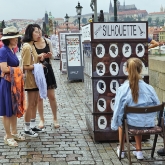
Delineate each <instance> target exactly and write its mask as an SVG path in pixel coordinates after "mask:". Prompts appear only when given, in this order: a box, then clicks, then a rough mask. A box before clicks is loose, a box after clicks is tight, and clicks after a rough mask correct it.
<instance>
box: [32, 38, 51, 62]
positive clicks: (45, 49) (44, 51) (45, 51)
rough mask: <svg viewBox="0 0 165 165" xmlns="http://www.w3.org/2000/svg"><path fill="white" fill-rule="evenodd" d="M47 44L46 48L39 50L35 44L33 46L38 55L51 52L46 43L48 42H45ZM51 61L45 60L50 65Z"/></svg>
mask: <svg viewBox="0 0 165 165" xmlns="http://www.w3.org/2000/svg"><path fill="white" fill-rule="evenodd" d="M44 40H45V38H44ZM45 44H46V46H45V48H43V49H38V48H36V46H35V44H34V43H33V45H34V47H35V49H36V52H37V54H38V55H39V54H41V53H48V52H50V48H49V44H48V43H47V42H46V40H45ZM49 60H50V59H49V58H45V61H46V62H48V63H49Z"/></svg>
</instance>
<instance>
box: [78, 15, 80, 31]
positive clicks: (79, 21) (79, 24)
mask: <svg viewBox="0 0 165 165" xmlns="http://www.w3.org/2000/svg"><path fill="white" fill-rule="evenodd" d="M78 22H79V30H80V18H78Z"/></svg>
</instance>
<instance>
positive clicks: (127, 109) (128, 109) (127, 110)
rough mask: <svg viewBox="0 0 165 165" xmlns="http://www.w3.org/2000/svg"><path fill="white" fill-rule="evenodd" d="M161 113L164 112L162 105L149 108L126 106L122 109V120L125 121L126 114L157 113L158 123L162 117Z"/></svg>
mask: <svg viewBox="0 0 165 165" xmlns="http://www.w3.org/2000/svg"><path fill="white" fill-rule="evenodd" d="M163 111H164V103H162V104H160V105H155V106H150V107H149V106H148V107H131V106H127V105H126V106H125V108H124V119H126V117H127V114H128V113H136V114H144V113H152V112H159V121H160V118H161V117H162V116H163Z"/></svg>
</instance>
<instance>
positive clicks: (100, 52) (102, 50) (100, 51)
mask: <svg viewBox="0 0 165 165" xmlns="http://www.w3.org/2000/svg"><path fill="white" fill-rule="evenodd" d="M96 55H97V57H99V58H102V57H104V55H105V48H104V46H103V45H102V44H98V45H97V46H96Z"/></svg>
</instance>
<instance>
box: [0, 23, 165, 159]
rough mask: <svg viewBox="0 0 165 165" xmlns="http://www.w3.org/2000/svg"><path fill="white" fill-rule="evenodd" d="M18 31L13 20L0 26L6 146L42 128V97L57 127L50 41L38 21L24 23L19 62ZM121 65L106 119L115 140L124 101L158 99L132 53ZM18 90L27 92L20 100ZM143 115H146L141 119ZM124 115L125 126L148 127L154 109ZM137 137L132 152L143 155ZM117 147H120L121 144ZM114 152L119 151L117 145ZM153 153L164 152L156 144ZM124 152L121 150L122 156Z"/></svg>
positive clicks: (148, 103) (151, 102)
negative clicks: (20, 122) (123, 72)
mask: <svg viewBox="0 0 165 165" xmlns="http://www.w3.org/2000/svg"><path fill="white" fill-rule="evenodd" d="M19 37H21V36H20V35H19V33H18V31H17V29H16V28H15V27H13V26H11V27H7V28H4V29H3V33H2V32H0V47H1V48H0V100H1V102H0V116H3V125H4V129H5V132H6V135H5V136H4V142H5V143H6V144H8V145H9V146H18V143H17V141H24V140H25V136H30V137H37V136H38V133H40V132H45V127H44V122H45V119H44V109H43V98H46V97H48V99H49V102H50V106H51V109H52V116H53V117H52V120H53V123H54V127H55V128H59V127H60V125H59V123H58V119H57V103H56V98H55V89H56V88H57V84H56V79H55V75H54V72H53V69H52V65H51V60H50V59H51V58H52V55H53V51H52V45H51V42H50V40H49V39H47V37H43V35H42V30H41V27H40V26H39V25H38V24H29V25H28V26H27V28H26V30H25V35H24V36H23V38H22V51H21V61H20V62H19V60H18V58H17V56H16V53H15V51H14V49H15V48H16V47H17V46H18V48H19V51H20V47H21V40H20V39H18V38H19ZM19 40H20V41H19ZM19 42H20V43H19ZM148 43H150V44H151V45H150V46H149V48H153V47H155V46H158V43H157V42H156V41H154V40H152V39H148ZM126 69H127V72H128V80H127V81H125V82H124V83H123V85H122V86H121V87H119V88H118V90H117V93H116V96H115V105H114V115H113V120H112V123H111V129H112V130H119V140H120V143H121V135H122V129H121V126H122V119H123V113H124V107H125V105H128V106H137V107H139V106H153V105H158V104H160V102H159V99H158V96H157V94H156V92H155V90H154V89H153V87H152V86H150V85H148V84H146V83H145V82H144V81H143V80H142V77H141V72H142V61H141V60H140V59H138V58H130V59H128V60H127V66H126ZM18 80H19V81H18ZM15 89H16V90H15ZM24 91H26V93H27V103H26V105H25V92H24ZM37 109H38V112H39V116H40V122H39V124H38V126H37V125H36V113H37ZM22 116H24V135H25V136H22V135H20V134H18V132H17V118H18V117H22ZM146 117H147V118H148V119H149V120H145V118H146ZM127 118H128V124H129V128H138V129H144V128H151V127H154V120H155V114H153V113H152V114H144V115H142V114H139V115H136V116H135V115H133V114H130V115H128V116H127ZM141 139H142V137H141V136H135V141H136V150H137V151H134V152H133V154H134V155H135V156H136V157H137V159H143V154H142V151H141ZM122 150H123V151H124V145H123V146H122ZM117 153H118V155H119V148H118V149H117ZM159 153H165V151H164V150H162V149H161V150H160V152H159ZM124 156H125V154H124V152H122V158H124Z"/></svg>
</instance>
